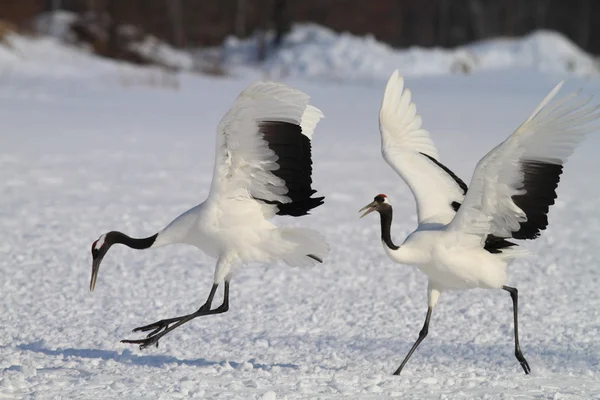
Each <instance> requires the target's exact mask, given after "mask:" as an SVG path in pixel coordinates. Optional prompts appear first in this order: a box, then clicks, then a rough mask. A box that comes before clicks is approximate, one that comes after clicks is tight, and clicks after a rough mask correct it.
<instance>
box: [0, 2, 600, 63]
mask: <svg viewBox="0 0 600 400" xmlns="http://www.w3.org/2000/svg"><path fill="white" fill-rule="evenodd" d="M57 7H60V8H61V9H67V10H71V11H76V12H80V13H89V12H96V13H108V14H110V17H111V18H112V20H113V21H118V22H126V23H130V24H133V25H136V26H138V27H140V28H141V29H143V30H144V31H146V32H149V33H153V34H155V35H157V36H159V37H161V38H163V39H165V40H167V41H169V42H171V43H172V44H174V45H176V46H179V47H186V46H192V47H193V46H206V45H216V44H218V43H220V42H222V40H223V39H224V38H225V37H226V36H228V35H231V34H235V35H237V36H242V37H243V36H247V35H251V34H254V33H255V32H261V31H264V30H266V29H273V30H275V31H276V35H275V41H276V42H279V41H281V40H282V37H283V35H284V34H285V32H286V31H287V30H288V29H289V28H290V26H291V24H293V23H294V22H305V21H311V22H316V23H319V24H322V25H325V26H328V27H331V28H333V29H335V30H337V31H349V32H352V33H355V34H367V33H372V34H373V35H374V36H375V37H376V38H377V39H379V40H382V41H385V42H388V43H390V44H392V45H394V46H397V47H406V46H412V45H419V46H443V47H452V46H456V45H460V44H463V43H466V42H470V41H473V40H478V39H483V38H489V37H495V36H520V35H523V34H526V33H528V32H531V31H533V30H536V29H552V30H557V31H559V32H562V33H564V34H566V35H567V36H568V37H569V38H571V39H572V40H573V41H575V42H576V43H577V44H578V45H579V46H581V47H583V48H584V49H586V50H588V51H591V52H593V53H596V54H598V53H600V1H597V0H596V1H593V0H569V1H566V0H371V1H368V0H0V18H6V19H9V20H11V21H13V22H17V23H23V22H24V21H26V20H27V18H29V19H31V17H32V16H33V15H35V14H36V13H39V12H42V11H45V10H51V9H54V8H57Z"/></svg>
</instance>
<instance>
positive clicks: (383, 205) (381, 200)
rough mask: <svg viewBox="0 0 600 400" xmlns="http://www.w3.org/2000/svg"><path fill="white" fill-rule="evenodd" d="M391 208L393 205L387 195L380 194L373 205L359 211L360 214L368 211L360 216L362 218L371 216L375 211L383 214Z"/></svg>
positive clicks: (370, 204)
mask: <svg viewBox="0 0 600 400" xmlns="http://www.w3.org/2000/svg"><path fill="white" fill-rule="evenodd" d="M391 206H392V204H391V203H390V201H389V199H388V197H387V196H386V195H385V194H378V195H377V196H375V198H374V199H373V201H372V202H371V203H369V204H367V205H366V206H364V207H363V208H361V209H360V210H358V212H363V211H365V210H366V212H365V213H364V214H363V215H361V216H360V217H361V218H362V217H364V216H365V215H367V214H371V213H372V212H373V211H377V212H381V211H382V210H386V209H388V208H390V207H391Z"/></svg>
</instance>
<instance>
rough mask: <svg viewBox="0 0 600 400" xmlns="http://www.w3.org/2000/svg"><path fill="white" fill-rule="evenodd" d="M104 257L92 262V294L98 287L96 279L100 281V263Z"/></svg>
mask: <svg viewBox="0 0 600 400" xmlns="http://www.w3.org/2000/svg"><path fill="white" fill-rule="evenodd" d="M101 262H102V257H97V258H95V259H94V260H93V261H92V279H91V280H90V292H93V291H94V288H95V287H96V279H98V271H100V263H101Z"/></svg>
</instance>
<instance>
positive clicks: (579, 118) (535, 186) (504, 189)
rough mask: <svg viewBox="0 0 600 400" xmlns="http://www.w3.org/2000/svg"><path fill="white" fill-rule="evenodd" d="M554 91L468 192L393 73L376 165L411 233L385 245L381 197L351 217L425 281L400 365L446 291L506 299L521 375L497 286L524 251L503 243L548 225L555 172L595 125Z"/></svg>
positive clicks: (385, 203)
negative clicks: (371, 225)
mask: <svg viewBox="0 0 600 400" xmlns="http://www.w3.org/2000/svg"><path fill="white" fill-rule="evenodd" d="M561 86H562V82H561V83H559V84H558V85H557V86H556V87H555V88H554V89H553V90H552V91H551V92H550V93H549V94H548V95H547V96H546V98H545V99H544V100H543V101H542V102H541V103H540V105H538V106H537V108H536V109H535V110H534V111H533V113H532V114H531V116H529V118H527V120H525V122H524V123H523V124H522V125H521V126H520V127H519V128H518V129H517V130H516V131H515V132H514V133H513V134H512V135H511V136H509V137H508V139H506V140H505V141H504V142H502V143H501V144H499V145H498V146H496V147H495V148H494V149H492V150H491V151H490V152H489V153H488V154H487V155H486V156H485V157H483V158H482V159H481V160H480V161H479V163H478V164H477V167H476V168H475V172H474V174H473V177H472V179H471V184H470V186H469V187H468V188H467V185H465V183H464V182H463V181H462V180H460V178H458V177H457V176H456V175H455V174H454V173H452V172H451V171H450V170H449V169H448V168H446V167H445V166H444V165H443V164H442V163H440V161H439V157H438V152H437V149H436V148H435V145H434V144H433V141H432V140H431V138H430V137H429V133H428V132H427V131H426V130H424V129H422V128H421V117H420V116H419V115H418V114H417V110H416V107H415V104H414V103H413V102H411V93H410V91H409V90H408V89H404V81H403V79H402V77H401V76H400V75H399V74H398V71H395V72H394V73H393V74H392V76H391V77H390V79H389V81H388V83H387V86H386V88H385V93H384V95H383V101H382V104H381V110H380V113H379V128H380V131H381V143H382V145H381V147H382V153H383V158H384V159H385V160H386V161H387V163H388V164H389V165H390V166H391V167H392V168H393V169H394V170H395V171H396V172H397V173H398V175H400V177H401V178H402V179H403V180H404V181H405V182H406V184H407V185H408V186H409V188H410V189H411V191H412V192H413V195H414V197H415V200H416V203H417V214H418V227H417V229H416V230H415V231H414V232H413V233H411V234H410V235H409V236H408V237H407V238H406V240H405V241H404V242H403V243H402V244H401V245H396V244H394V242H393V241H392V239H391V234H390V228H391V224H392V205H391V203H390V201H389V199H388V197H387V196H386V195H384V194H379V195H377V196H375V199H374V201H373V202H372V203H370V204H368V205H367V206H366V207H364V208H363V209H361V210H360V211H361V212H362V211H366V212H365V213H364V214H363V215H362V216H361V217H364V216H365V215H367V214H369V213H371V212H373V211H377V212H378V213H379V216H380V221H381V240H382V242H383V248H384V250H385V252H386V253H387V255H388V256H389V257H390V258H391V259H392V260H394V261H395V262H397V263H401V264H409V265H414V266H416V267H418V268H419V269H420V270H421V272H423V273H424V274H425V275H427V277H428V278H429V284H428V289H427V290H428V308H427V315H426V317H425V323H424V325H423V328H422V330H421V331H420V332H419V336H418V339H417V341H416V342H415V343H414V345H413V346H412V348H411V349H410V351H409V352H408V354H407V355H406V357H405V358H404V361H402V364H400V366H399V367H398V369H397V370H396V371H395V372H394V374H395V375H399V374H400V372H401V371H402V369H403V368H404V366H405V365H406V363H407V362H408V360H409V358H410V356H411V355H412V354H413V352H414V351H415V350H416V348H417V347H418V346H419V344H420V343H421V342H422V341H423V339H424V338H425V337H426V336H427V332H428V330H429V320H430V318H431V313H432V310H433V308H434V307H435V305H436V303H437V301H438V298H439V296H440V293H442V292H443V291H445V290H466V289H471V288H490V289H504V290H506V291H507V292H508V293H509V294H510V296H511V298H512V303H513V316H514V340H515V356H516V357H517V360H518V361H519V363H520V364H521V367H522V368H523V370H524V371H525V373H526V374H529V372H530V368H529V364H528V363H527V360H525V357H524V356H523V353H522V352H521V349H520V346H519V334H518V332H519V331H518V322H517V298H518V292H517V289H516V288H513V287H509V286H506V281H507V273H506V269H507V266H508V264H509V262H510V261H511V260H513V259H515V258H517V257H519V256H520V255H522V254H524V251H521V250H520V249H518V247H517V244H516V243H513V242H511V241H509V240H507V239H511V238H512V239H521V240H522V239H535V238H537V237H538V236H539V235H540V231H542V230H544V229H546V226H547V225H548V217H547V214H548V209H549V207H550V206H551V205H553V204H554V199H556V188H557V186H558V182H559V179H560V174H561V173H562V169H563V165H564V163H565V162H566V161H567V158H568V157H569V156H570V155H571V154H572V153H573V150H574V149H575V147H576V146H577V145H578V144H579V143H580V142H581V141H582V140H583V138H584V136H585V134H587V133H590V132H592V131H596V130H598V127H597V126H590V125H588V123H589V122H592V121H595V120H597V119H598V118H599V117H600V113H599V112H598V109H599V108H600V107H598V106H590V105H589V103H590V100H591V96H590V97H584V96H580V95H579V91H577V92H574V93H571V94H570V95H567V96H566V97H563V98H562V99H559V100H554V101H553V99H554V97H555V95H556V94H557V93H558V91H559V90H560V88H561Z"/></svg>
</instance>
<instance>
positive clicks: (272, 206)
mask: <svg viewBox="0 0 600 400" xmlns="http://www.w3.org/2000/svg"><path fill="white" fill-rule="evenodd" d="M308 101H309V96H308V95H306V94H305V93H302V92H300V91H298V90H294V89H292V88H289V87H287V86H285V85H283V84H279V83H274V82H255V83H253V84H252V85H250V86H249V87H248V88H247V89H246V90H244V91H243V92H242V93H241V94H240V95H239V96H238V98H237V100H236V101H235V103H234V104H233V106H232V107H231V109H230V110H229V111H228V112H227V114H225V116H224V117H223V119H222V120H221V122H220V123H219V127H218V130H217V151H216V157H215V168H214V173H213V180H212V184H211V191H210V194H209V199H210V198H212V199H221V200H240V201H244V200H251V201H255V202H259V203H261V204H263V205H265V207H263V213H264V214H265V216H266V217H269V216H272V215H274V214H275V213H276V214H278V215H291V216H301V215H305V214H307V213H308V212H309V210H311V209H313V208H315V207H317V206H319V205H321V204H323V199H324V198H323V197H311V196H312V195H313V194H314V193H315V190H313V189H312V187H311V185H312V178H311V174H312V160H311V138H312V134H313V132H314V129H315V127H316V125H317V123H318V122H319V120H320V119H321V118H322V117H323V114H322V113H321V111H319V110H318V109H317V108H315V107H313V106H311V105H309V104H308Z"/></svg>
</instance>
